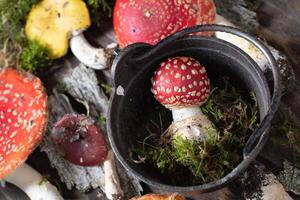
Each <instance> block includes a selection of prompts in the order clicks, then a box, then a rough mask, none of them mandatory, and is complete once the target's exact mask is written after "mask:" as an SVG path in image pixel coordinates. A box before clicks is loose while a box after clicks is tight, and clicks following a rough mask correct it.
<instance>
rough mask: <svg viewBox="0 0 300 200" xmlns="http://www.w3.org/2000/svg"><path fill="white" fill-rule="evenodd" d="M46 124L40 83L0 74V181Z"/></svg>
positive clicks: (10, 71) (33, 144)
mask: <svg viewBox="0 0 300 200" xmlns="http://www.w3.org/2000/svg"><path fill="white" fill-rule="evenodd" d="M46 124H47V95H46V93H45V90H44V87H43V85H42V83H41V81H40V80H39V79H38V78H37V77H35V76H33V75H32V74H29V73H23V72H20V71H17V70H14V69H11V68H6V69H3V70H2V71H0V179H1V178H3V177H4V176H6V175H7V174H8V173H10V172H11V171H13V170H14V169H15V168H17V167H18V166H19V165H21V164H22V163H23V161H25V159H26V158H27V156H28V155H29V154H30V153H31V152H32V151H33V150H34V149H35V147H36V146H37V145H38V144H39V142H40V140H41V139H42V136H43V132H44V130H45V128H46Z"/></svg>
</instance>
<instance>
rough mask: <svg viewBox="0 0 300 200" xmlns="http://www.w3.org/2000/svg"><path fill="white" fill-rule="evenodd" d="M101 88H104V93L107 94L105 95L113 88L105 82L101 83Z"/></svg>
mask: <svg viewBox="0 0 300 200" xmlns="http://www.w3.org/2000/svg"><path fill="white" fill-rule="evenodd" d="M100 86H101V88H102V89H103V90H104V93H105V94H107V95H110V94H111V92H112V90H113V87H112V86H111V85H109V84H106V83H101V85H100Z"/></svg>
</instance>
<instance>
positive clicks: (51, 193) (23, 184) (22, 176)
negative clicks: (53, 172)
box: [4, 163, 63, 200]
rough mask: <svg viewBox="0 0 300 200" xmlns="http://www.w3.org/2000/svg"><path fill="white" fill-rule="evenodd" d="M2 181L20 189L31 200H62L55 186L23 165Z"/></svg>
mask: <svg viewBox="0 0 300 200" xmlns="http://www.w3.org/2000/svg"><path fill="white" fill-rule="evenodd" d="M4 179H5V181H7V182H10V183H12V184H14V185H16V186H18V187H19V188H20V189H22V190H23V191H24V192H25V193H26V194H27V195H28V197H29V198H30V199H31V200H63V198H62V196H61V195H60V194H59V192H58V190H57V189H56V187H55V186H53V185H52V184H51V183H50V182H49V181H47V180H45V179H44V178H43V176H42V175H41V174H40V173H39V172H37V171H36V170H34V169H33V168H32V167H30V166H29V165H27V164H25V163H24V164H22V165H21V166H19V167H18V168H17V169H15V170H14V171H13V172H12V173H11V174H9V175H8V176H6V177H5V178H4Z"/></svg>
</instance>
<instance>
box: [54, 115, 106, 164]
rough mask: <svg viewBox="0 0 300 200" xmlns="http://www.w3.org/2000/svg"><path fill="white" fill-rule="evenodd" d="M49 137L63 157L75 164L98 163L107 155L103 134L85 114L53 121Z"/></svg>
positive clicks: (66, 116) (67, 116)
mask: <svg viewBox="0 0 300 200" xmlns="http://www.w3.org/2000/svg"><path fill="white" fill-rule="evenodd" d="M51 137H52V139H53V141H54V143H56V144H57V145H58V146H59V147H60V148H61V150H62V153H63V156H64V158H65V159H66V160H68V161H69V162H71V163H73V164H75V165H80V166H95V165H100V164H102V163H103V162H104V160H105V158H106V156H107V147H106V142H105V139H104V136H103V134H102V133H101V131H100V129H99V128H98V127H97V126H96V125H95V124H94V121H93V120H92V119H91V118H89V117H87V116H85V115H77V114H67V115H65V116H63V118H62V119H60V120H59V121H58V122H56V123H55V125H54V128H53V130H52V134H51Z"/></svg>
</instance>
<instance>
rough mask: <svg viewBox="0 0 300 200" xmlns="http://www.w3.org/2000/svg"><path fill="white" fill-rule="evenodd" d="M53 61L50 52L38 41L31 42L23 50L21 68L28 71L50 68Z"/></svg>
mask: <svg viewBox="0 0 300 200" xmlns="http://www.w3.org/2000/svg"><path fill="white" fill-rule="evenodd" d="M51 63H52V60H51V59H50V58H49V50H48V49H47V48H46V47H44V46H41V45H40V44H39V42H37V41H30V42H28V45H27V46H26V47H25V48H23V51H22V54H21V67H22V68H24V69H26V70H28V71H31V72H32V71H35V70H36V69H37V68H44V67H48V66H50V65H51Z"/></svg>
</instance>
